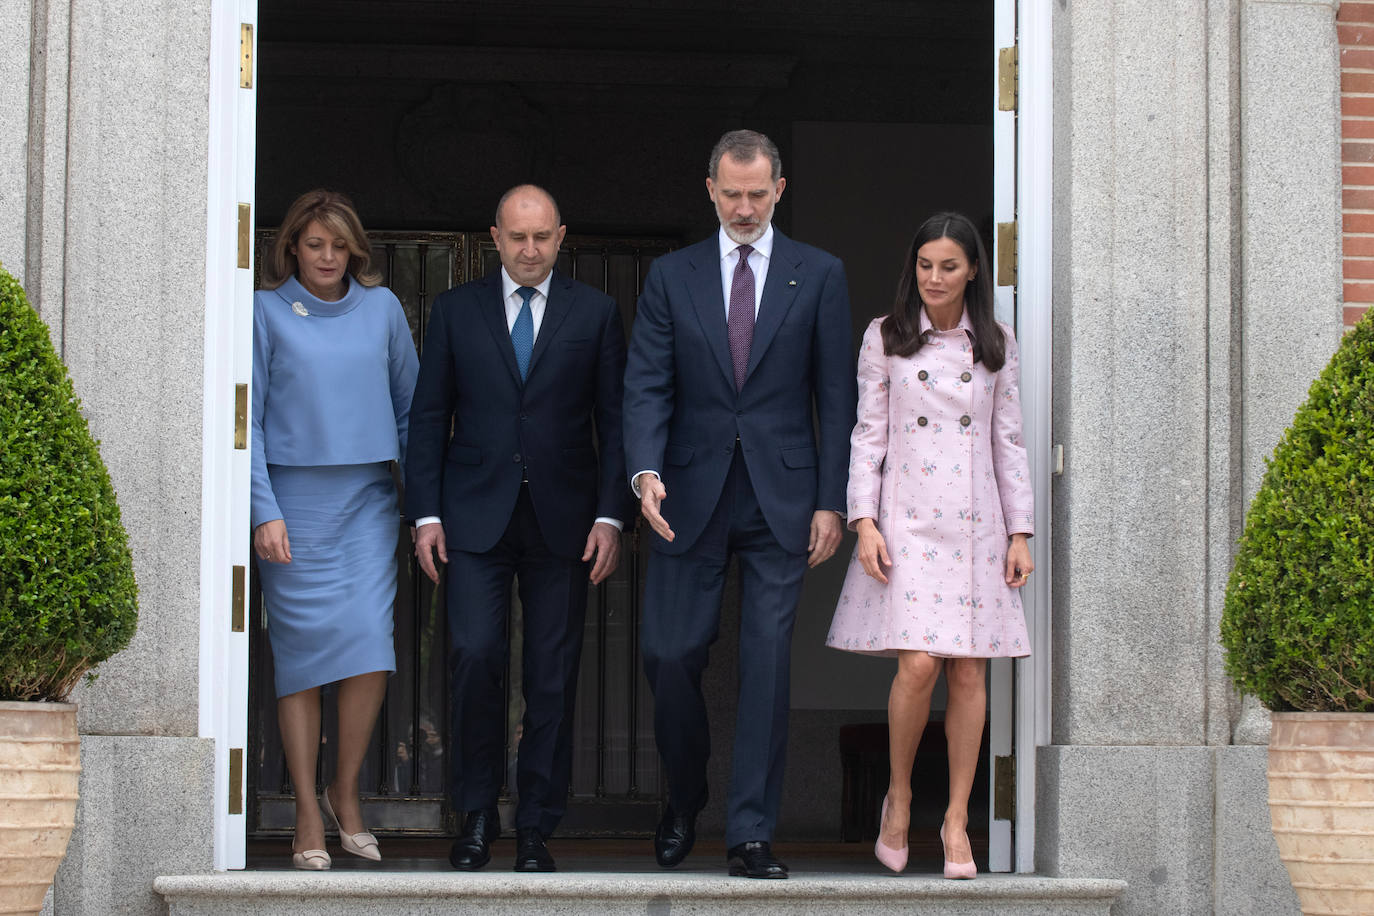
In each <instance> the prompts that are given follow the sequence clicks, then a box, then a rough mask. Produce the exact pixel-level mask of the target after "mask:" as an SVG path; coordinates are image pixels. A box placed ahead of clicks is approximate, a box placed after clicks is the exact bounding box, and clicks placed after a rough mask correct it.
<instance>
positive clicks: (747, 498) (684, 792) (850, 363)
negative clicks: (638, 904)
mask: <svg viewBox="0 0 1374 916" xmlns="http://www.w3.org/2000/svg"><path fill="white" fill-rule="evenodd" d="M708 175H709V177H708V178H707V180H706V190H707V193H708V194H709V195H710V198H711V200H712V202H713V203H714V204H715V208H716V214H717V215H718V216H719V218H720V232H719V233H718V234H717V235H715V236H712V237H711V238H709V239H707V240H706V241H704V242H700V243H698V244H696V245H692V246H690V247H687V248H683V249H681V250H679V251H675V252H672V253H670V254H667V255H664V256H663V257H660V258H659V259H658V260H656V261H655V262H654V263H653V266H652V267H651V268H650V270H649V273H648V276H647V277H646V278H645V282H644V291H643V293H642V294H641V296H640V299H639V307H638V313H637V315H636V318H635V324H634V329H633V332H632V334H631V339H630V351H629V357H628V362H627V366H626V373H625V412H624V414H625V416H624V419H625V453H626V467H627V469H628V471H629V473H630V481H631V487H632V489H633V490H634V491H635V494H636V495H637V496H639V497H640V505H641V509H642V511H643V513H644V517H645V518H646V519H647V520H648V521H649V523H650V525H651V526H652V528H653V530H654V537H653V539H652V540H653V543H652V549H651V552H650V556H649V568H648V575H647V579H646V584H645V592H644V616H643V626H642V631H641V636H640V640H641V646H642V649H643V653H644V671H645V674H646V675H647V676H648V679H649V685H650V687H651V688H652V689H653V692H654V703H655V711H654V726H655V732H656V735H657V740H658V748H659V754H660V756H661V757H662V758H663V764H664V768H665V769H666V771H667V776H668V807H667V810H666V811H665V812H664V815H663V818H662V820H661V821H660V822H659V825H658V830H657V832H656V834H655V837H654V854H655V857H656V858H657V859H658V862H659V864H660V865H662V866H664V867H669V868H670V867H672V866H674V865H677V864H678V863H680V862H681V861H682V860H683V859H685V858H686V856H687V854H688V853H689V852H690V851H691V848H692V844H693V842H694V841H695V835H696V817H697V813H698V812H699V811H700V810H701V808H702V807H703V806H704V805H705V804H706V800H707V786H706V761H707V757H708V756H709V753H710V736H709V734H708V727H707V715H706V704H705V702H704V700H703V698H702V693H701V677H702V672H703V670H704V669H705V667H706V661H707V653H708V650H709V648H710V646H711V643H713V642H714V641H715V639H716V634H717V631H718V629H719V624H720V601H721V594H722V592H723V589H724V584H725V575H726V566H727V564H728V563H729V559H730V557H731V556H734V557H736V558H737V559H738V561H739V569H740V590H741V602H740V642H739V654H740V658H739V672H740V680H739V702H738V709H737V719H736V726H735V747H734V757H733V761H732V769H731V776H730V789H729V793H728V795H727V799H726V833H725V840H726V846H727V849H728V850H729V851H728V853H727V858H728V864H729V869H730V874H732V875H743V876H748V877H751V878H786V877H787V866H786V865H784V864H783V863H782V862H780V861H778V859H777V858H776V857H775V856H774V855H773V852H772V847H771V843H772V839H773V829H774V827H775V825H776V823H777V816H778V803H779V796H780V794H781V791H782V774H783V762H784V756H785V752H786V748H787V717H788V709H789V698H788V686H789V662H790V653H791V640H792V625H793V622H794V619H795V617H796V610H797V601H798V599H799V597H800V594H801V586H802V576H803V574H804V573H805V571H806V569H807V567H808V566H816V565H817V564H819V563H822V562H824V561H825V560H827V559H829V558H830V557H831V556H832V555H833V554H834V553H835V550H836V548H837V547H838V546H839V543H840V537H841V533H842V531H843V518H842V513H843V511H844V506H845V485H846V480H847V475H848V470H849V435H850V432H851V431H852V429H853V426H854V416H855V404H856V401H857V399H858V395H857V391H856V382H855V375H854V358H853V352H852V350H851V349H850V318H849V292H848V287H847V284H846V282H845V275H844V267H843V265H842V264H841V263H840V261H839V260H838V259H837V258H835V257H834V256H832V255H829V254H826V253H825V252H824V251H820V250H819V249H816V248H812V247H811V246H809V245H803V244H801V243H799V242H794V241H792V240H791V239H789V238H787V236H785V235H783V234H782V233H781V232H778V231H777V230H776V229H775V228H774V227H773V225H772V216H773V207H774V205H775V204H776V203H777V202H778V199H779V198H780V197H781V196H782V191H783V188H784V186H785V184H786V181H785V179H784V178H783V177H782V161H781V159H780V157H779V155H778V150H777V147H776V146H774V145H773V143H772V141H771V140H769V139H768V138H767V137H765V136H763V135H762V134H759V133H755V132H754V131H747V130H739V131H732V132H730V133H728V134H726V135H725V136H724V137H722V138H721V140H720V142H719V143H717V144H716V146H715V149H714V150H712V152H711V158H710V165H709V170H708ZM669 520H671V524H669Z"/></svg>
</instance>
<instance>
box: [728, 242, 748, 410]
mask: <svg viewBox="0 0 1374 916" xmlns="http://www.w3.org/2000/svg"><path fill="white" fill-rule="evenodd" d="M738 250H739V263H738V264H737V265H735V275H734V277H732V278H731V280H730V312H729V315H730V317H729V318H728V319H727V322H726V323H727V325H728V327H729V330H730V358H731V359H733V360H734V361H735V390H736V391H739V390H740V389H741V388H743V387H744V373H745V370H747V369H748V368H749V347H750V345H752V344H753V342H754V271H753V270H751V269H750V268H749V254H750V252H752V251H753V250H754V249H753V248H750V247H749V246H748V245H741V246H739V249H738Z"/></svg>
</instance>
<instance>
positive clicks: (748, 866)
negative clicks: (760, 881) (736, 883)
mask: <svg viewBox="0 0 1374 916" xmlns="http://www.w3.org/2000/svg"><path fill="white" fill-rule="evenodd" d="M726 856H727V857H728V858H729V860H730V874H732V875H734V876H735V877H738V878H786V877H787V866H786V865H783V864H782V863H781V862H779V861H778V860H777V859H776V858H774V856H773V850H772V848H771V847H770V846H769V845H768V841H767V840H750V841H749V842H748V843H740V844H739V845H738V846H731V847H730V851H729V852H728V853H726Z"/></svg>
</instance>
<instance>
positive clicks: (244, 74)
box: [239, 22, 253, 89]
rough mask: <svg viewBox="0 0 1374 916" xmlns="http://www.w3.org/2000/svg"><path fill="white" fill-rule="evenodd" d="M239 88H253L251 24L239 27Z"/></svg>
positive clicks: (243, 24) (247, 23) (245, 23)
mask: <svg viewBox="0 0 1374 916" xmlns="http://www.w3.org/2000/svg"><path fill="white" fill-rule="evenodd" d="M239 88H240V89H252V88H253V24H252V23H251V22H244V23H242V24H240V25H239Z"/></svg>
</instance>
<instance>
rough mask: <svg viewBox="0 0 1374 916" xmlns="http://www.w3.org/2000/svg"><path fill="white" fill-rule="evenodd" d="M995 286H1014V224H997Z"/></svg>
mask: <svg viewBox="0 0 1374 916" xmlns="http://www.w3.org/2000/svg"><path fill="white" fill-rule="evenodd" d="M997 285H998V286H1015V285H1016V222H1015V220H1013V221H1012V222H1010V223H998V224H997Z"/></svg>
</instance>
